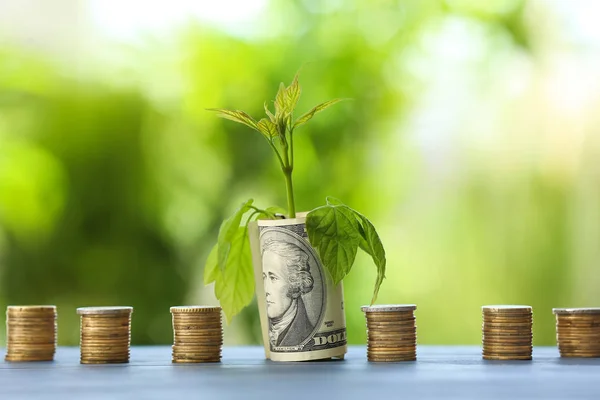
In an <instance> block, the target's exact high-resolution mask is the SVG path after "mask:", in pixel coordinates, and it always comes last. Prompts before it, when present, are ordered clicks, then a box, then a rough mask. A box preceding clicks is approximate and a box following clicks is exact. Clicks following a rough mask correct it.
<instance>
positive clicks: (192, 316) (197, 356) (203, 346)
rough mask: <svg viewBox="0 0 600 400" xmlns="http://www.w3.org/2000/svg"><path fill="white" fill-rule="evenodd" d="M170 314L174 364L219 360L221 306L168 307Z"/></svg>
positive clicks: (221, 341)
mask: <svg viewBox="0 0 600 400" xmlns="http://www.w3.org/2000/svg"><path fill="white" fill-rule="evenodd" d="M171 314H172V315H173V362H174V363H208V362H219V361H221V347H222V346H223V326H222V323H221V307H211V306H180V307H171Z"/></svg>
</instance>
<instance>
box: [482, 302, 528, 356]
mask: <svg viewBox="0 0 600 400" xmlns="http://www.w3.org/2000/svg"><path fill="white" fill-rule="evenodd" d="M482 310H483V358H484V359H485V360H531V353H532V350H533V347H532V339H533V334H532V327H533V313H532V310H531V307H530V306H484V307H482Z"/></svg>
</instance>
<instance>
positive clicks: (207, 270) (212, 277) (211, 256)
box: [204, 244, 221, 285]
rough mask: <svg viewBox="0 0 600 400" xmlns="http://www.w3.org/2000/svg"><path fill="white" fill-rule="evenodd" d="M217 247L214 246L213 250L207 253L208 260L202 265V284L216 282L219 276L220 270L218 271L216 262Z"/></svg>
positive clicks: (216, 245)
mask: <svg viewBox="0 0 600 400" xmlns="http://www.w3.org/2000/svg"><path fill="white" fill-rule="evenodd" d="M218 247H219V245H218V244H215V245H214V246H213V248H212V249H211V250H210V253H208V258H207V259H206V264H204V284H205V285H209V284H211V283H213V282H214V281H216V280H217V279H218V278H219V276H220V275H221V270H220V269H219V263H218V261H217V249H218Z"/></svg>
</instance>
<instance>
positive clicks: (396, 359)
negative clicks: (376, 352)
mask: <svg viewBox="0 0 600 400" xmlns="http://www.w3.org/2000/svg"><path fill="white" fill-rule="evenodd" d="M416 360H417V356H414V357H372V358H368V361H369V362H404V361H416Z"/></svg>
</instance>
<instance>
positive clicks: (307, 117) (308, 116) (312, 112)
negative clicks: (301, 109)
mask: <svg viewBox="0 0 600 400" xmlns="http://www.w3.org/2000/svg"><path fill="white" fill-rule="evenodd" d="M344 100H347V99H333V100H329V101H326V102H324V103H321V104H319V105H317V106H314V107H313V108H311V109H310V110H309V111H307V112H306V113H304V114H302V115H301V116H300V117H298V119H297V120H296V121H295V122H294V129H295V128H297V127H299V126H301V125H303V124H305V123H307V122H308V121H310V120H311V119H312V117H314V116H315V114H316V113H318V112H321V111H323V110H325V109H326V108H328V107H331V106H332V105H334V104H336V103H339V102H340V101H344Z"/></svg>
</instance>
